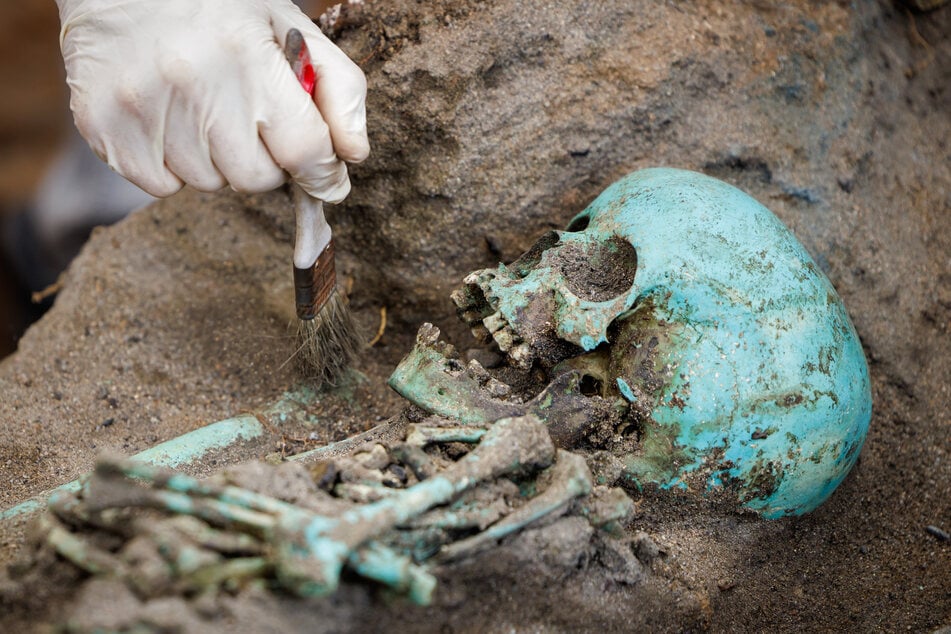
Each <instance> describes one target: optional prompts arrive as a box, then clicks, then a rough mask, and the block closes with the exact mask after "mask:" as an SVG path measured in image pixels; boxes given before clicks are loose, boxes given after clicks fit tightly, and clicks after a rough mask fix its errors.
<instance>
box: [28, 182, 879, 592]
mask: <svg viewBox="0 0 951 634" xmlns="http://www.w3.org/2000/svg"><path fill="white" fill-rule="evenodd" d="M452 299H453V301H454V302H455V303H456V305H457V307H458V309H459V314H460V316H461V317H462V318H463V319H464V320H465V321H466V323H467V324H468V325H469V326H470V327H471V328H472V330H473V333H474V334H475V335H476V336H477V337H479V338H480V339H481V340H483V341H485V342H489V341H492V342H494V344H495V345H497V346H498V347H499V348H500V349H501V350H502V351H503V352H505V353H506V354H507V360H508V364H507V366H505V367H503V368H501V369H499V370H498V371H496V372H494V373H493V372H489V371H488V370H486V369H485V368H484V367H482V366H481V365H480V364H479V363H478V362H477V361H474V360H473V361H470V362H469V363H468V364H466V363H463V362H462V361H461V360H460V358H459V355H458V354H456V352H455V349H454V348H453V347H452V346H451V345H449V344H447V343H444V342H441V341H440V339H439V336H440V333H439V331H438V330H437V329H436V328H434V327H433V326H431V325H429V324H425V325H424V326H423V327H422V328H421V329H420V331H419V334H418V335H417V341H416V346H415V347H414V349H413V350H412V351H411V352H410V354H409V355H407V357H406V358H405V359H404V360H403V361H402V362H401V363H400V365H399V366H398V367H397V368H396V370H395V371H394V372H393V374H392V376H391V377H390V385H391V386H392V387H393V388H394V389H396V390H397V391H398V392H399V393H400V394H402V395H403V396H405V397H406V398H407V399H409V400H410V401H412V402H413V403H414V404H415V405H417V406H418V407H420V408H422V409H423V410H426V411H428V412H429V413H430V414H432V416H431V418H430V419H427V421H424V422H423V423H421V424H416V425H411V426H410V428H409V429H408V430H407V433H406V435H405V436H404V438H403V442H400V443H392V444H385V443H384V444H376V445H375V446H371V447H366V446H365V444H363V445H361V444H360V442H359V441H357V440H351V441H349V442H348V441H344V443H345V444H346V449H345V450H340V451H337V452H336V453H337V454H339V455H337V461H336V462H335V463H332V464H331V463H327V461H326V460H323V461H322V462H321V464H323V468H322V470H319V469H318V471H320V475H319V476H318V477H317V480H319V481H321V482H325V481H326V482H329V483H332V492H333V494H334V496H335V497H334V496H332V495H330V494H329V493H326V492H321V495H318V496H316V497H314V496H311V497H309V498H306V500H309V501H308V502H307V504H303V503H302V502H299V501H298V502H296V503H294V504H291V503H289V502H288V501H282V500H278V499H275V498H274V497H272V496H269V495H266V494H264V493H261V492H255V491H252V490H250V489H249V488H248V487H239V486H234V485H233V484H231V485H227V484H225V485H223V484H209V483H203V482H199V481H196V480H193V479H190V478H187V477H185V476H182V475H180V474H174V473H171V472H167V471H163V470H157V469H154V468H150V467H146V466H143V465H137V464H133V463H126V462H121V461H120V462H105V463H103V464H101V465H100V467H99V468H98V469H97V470H96V472H95V474H94V475H93V476H92V478H90V479H89V481H88V482H87V483H86V484H85V486H84V487H83V490H82V491H81V492H80V494H79V496H78V497H77V496H72V495H64V496H60V497H59V498H58V499H54V500H53V501H52V503H51V509H52V512H51V513H50V514H48V515H47V516H45V518H44V520H43V521H44V524H43V527H42V528H43V531H44V535H45V539H46V541H47V543H49V544H50V545H52V546H53V548H54V549H55V550H56V552H58V553H59V554H60V555H62V556H63V557H65V558H67V559H69V560H70V561H73V562H74V563H76V564H77V565H78V566H80V567H81V568H83V569H85V570H87V571H89V572H92V573H94V574H111V575H114V576H126V577H130V578H131V583H132V585H134V586H135V587H136V588H138V589H139V591H140V592H141V593H144V594H149V593H150V592H156V591H161V590H162V589H163V588H165V589H167V588H168V587H169V586H176V587H185V588H190V589H192V590H195V591H197V590H200V589H202V588H207V587H217V586H220V585H222V584H229V583H230V584H234V583H237V582H239V581H240V580H242V579H247V578H252V577H262V576H263V577H267V578H269V579H272V580H274V581H276V582H277V583H279V584H280V585H281V586H282V587H283V588H285V589H286V590H289V591H291V592H293V593H295V594H298V595H302V596H323V595H326V594H328V593H330V592H333V591H334V590H335V589H336V588H337V586H338V584H339V579H340V574H341V571H342V569H343V568H344V567H347V568H349V569H350V570H352V571H353V572H356V573H357V574H359V575H362V576H363V577H365V578H368V579H373V580H376V581H378V582H381V583H383V584H385V585H387V586H389V587H391V588H393V589H395V590H397V591H399V592H403V593H405V594H407V595H408V596H409V597H410V598H411V599H413V600H414V601H416V602H418V603H427V602H428V601H429V600H430V597H431V593H432V589H433V586H434V578H433V576H432V575H431V573H430V572H429V571H428V570H427V569H426V568H425V567H424V566H423V565H421V564H423V563H424V562H427V561H429V562H430V563H431V564H432V563H435V564H436V565H438V564H441V563H446V562H450V561H454V560H457V559H459V558H461V557H466V556H470V555H472V554H474V553H477V552H480V551H482V550H484V549H486V548H489V547H491V546H492V545H494V544H496V543H498V541H499V540H500V539H503V538H504V537H506V536H507V535H510V534H511V533H513V532H515V531H517V530H519V529H521V528H523V527H525V526H528V525H530V524H532V523H534V522H537V521H539V520H541V519H543V518H551V517H554V516H557V515H558V514H559V513H563V512H565V510H566V509H568V508H569V507H570V508H572V509H574V510H575V511H576V512H578V513H580V514H581V515H583V516H585V517H586V518H588V520H589V521H590V522H591V523H592V524H593V525H595V526H597V527H599V528H605V529H607V530H609V531H610V530H616V529H617V527H618V525H619V522H621V521H623V520H624V519H625V518H626V517H628V516H629V515H630V513H631V511H632V502H631V500H630V499H629V498H628V497H627V496H626V495H625V494H624V493H623V492H622V491H621V490H619V489H612V488H609V486H594V484H593V482H594V481H597V482H599V483H604V484H605V485H611V484H614V483H615V482H616V481H618V480H625V481H633V483H634V484H636V485H638V486H643V485H645V484H652V485H656V486H658V487H660V488H668V487H672V486H680V487H684V488H687V489H689V490H691V491H695V492H703V493H706V492H710V491H720V492H725V493H726V494H727V497H732V499H734V501H735V502H738V503H740V504H742V505H743V506H745V507H746V508H748V509H751V510H754V511H756V512H758V513H760V514H761V515H763V516H764V517H768V518H770V517H778V516H782V515H790V514H793V515H797V514H801V513H805V512H808V511H810V510H812V509H814V508H815V507H816V506H818V505H819V504H821V503H822V501H823V500H825V499H826V498H827V497H828V496H829V495H830V494H831V492H832V490H833V489H835V487H836V486H837V485H838V484H839V482H841V480H842V479H843V478H844V476H845V474H846V473H847V472H848V470H849V469H850V468H851V466H852V465H853V464H854V462H855V460H856V458H857V455H858V451H859V449H860V448H861V445H862V442H863V440H864V437H865V434H866V430H867V426H868V422H869V417H870V411H871V401H870V391H869V381H868V369H867V367H866V364H865V359H864V356H863V354H862V350H861V346H860V345H859V343H858V338H857V336H856V334H855V331H854V329H853V327H852V325H851V323H850V321H849V318H848V315H847V314H846V312H845V309H844V307H843V306H842V303H841V301H840V300H839V298H838V296H837V295H836V294H835V290H834V289H833V288H832V285H831V284H830V283H829V281H828V280H827V279H826V278H825V277H824V276H823V275H822V273H821V272H819V270H818V269H817V268H816V266H815V264H814V263H813V262H812V260H811V259H810V258H809V256H808V254H807V253H806V252H805V250H804V249H803V247H802V246H801V245H800V244H799V243H798V242H797V241H796V240H795V238H793V236H792V235H791V234H790V233H789V232H788V230H786V228H785V227H783V225H782V224H781V223H780V222H779V221H778V220H777V219H776V218H775V216H773V215H772V214H771V213H770V212H769V211H768V210H767V209H766V208H765V207H762V206H761V205H759V204H758V203H756V202H755V201H754V200H752V199H751V198H749V197H748V196H746V195H745V194H743V193H742V192H739V191H738V190H736V189H734V188H732V187H730V186H728V185H726V184H725V183H721V182H719V181H716V180H714V179H711V178H707V177H704V176H701V175H699V174H694V173H690V172H684V171H679V170H669V169H655V170H644V171H642V172H637V173H635V174H632V175H631V176H629V177H627V178H625V179H622V180H621V181H619V182H617V183H615V184H614V185H613V186H611V187H610V188H609V189H608V190H606V191H605V192H604V193H603V194H602V195H601V196H600V197H599V198H598V199H597V200H595V201H594V203H592V204H591V205H590V206H589V207H588V208H587V209H586V210H585V211H583V212H582V213H581V214H579V215H578V216H577V217H576V218H575V219H574V220H573V221H572V222H571V223H570V224H569V226H568V228H567V230H566V231H563V232H550V233H548V234H546V235H545V236H543V237H542V239H541V240H539V242H538V243H536V244H535V245H534V246H533V247H532V248H531V249H529V251H528V252H526V253H525V254H524V255H523V256H521V257H520V258H519V259H518V260H516V261H515V262H513V263H512V264H510V265H507V266H506V265H500V266H499V267H498V268H497V269H486V270H482V271H476V272H474V273H472V274H471V275H469V276H468V277H467V278H466V279H465V283H464V286H463V287H462V288H461V289H459V290H458V291H456V292H455V293H454V294H453V297H452ZM513 373H514V374H513ZM538 373H541V374H542V375H543V376H544V377H546V379H547V380H546V383H547V384H545V385H544V386H543V387H542V388H541V389H534V390H533V389H531V387H529V388H525V386H526V385H529V386H532V385H534V384H537V383H538V381H527V380H512V381H508V380H505V379H506V378H512V377H515V378H517V377H518V375H519V374H521V376H522V377H523V378H524V376H526V375H529V374H530V375H532V376H537V375H538ZM516 385H521V386H522V387H521V388H518V389H516V387H515V386H516ZM460 442H461V443H479V444H478V446H477V447H476V448H475V449H473V450H472V451H471V452H469V453H468V454H467V455H466V456H465V457H463V458H461V459H460V460H459V461H458V462H447V461H446V460H445V457H440V456H439V455H438V454H435V455H434V454H433V453H432V451H431V449H430V451H429V452H427V450H426V449H425V448H426V447H427V446H430V447H432V446H438V445H440V444H447V443H453V444H454V443H460ZM556 446H558V447H561V449H556V448H555V447H556ZM338 449H340V448H339V447H338ZM332 453H334V452H333V451H330V450H328V449H326V448H324V449H318V450H315V451H313V452H308V454H306V455H303V456H301V457H299V458H300V460H301V462H303V461H305V460H311V461H313V460H317V461H318V462H320V461H321V456H325V457H326V456H327V455H330V454H332ZM582 454H584V455H585V456H586V457H587V464H586V463H585V460H584V459H583V458H582ZM328 464H329V466H328ZM392 465H397V466H398V469H396V470H393V469H391V468H390V467H391V466H392ZM589 466H590V469H591V470H589ZM592 470H593V471H594V479H593V478H592V474H591V471H592ZM513 478H514V479H518V478H523V479H524V478H530V479H534V482H535V483H536V484H537V483H544V484H545V486H542V488H541V491H540V492H539V493H538V494H537V495H535V496H534V497H532V498H531V499H529V500H524V499H520V498H521V496H520V495H519V494H518V492H517V487H516V486H515V485H514V484H513ZM311 486H313V483H311ZM579 500H580V501H579ZM513 506H514V508H512V507H513ZM142 508H150V509H156V510H160V511H163V512H165V513H172V514H173V515H177V517H174V518H172V519H171V520H167V521H165V522H162V523H160V524H158V525H154V524H151V523H149V522H148V521H147V520H143V519H141V518H138V517H133V518H132V521H131V523H130V522H129V521H127V520H129V517H128V514H129V512H130V509H142ZM183 516H184V517H183ZM89 525H92V526H97V527H100V528H102V529H104V530H106V531H112V532H114V533H118V534H125V535H126V536H129V535H130V534H136V531H137V534H138V535H139V536H141V535H145V536H147V537H148V543H147V544H143V543H142V542H141V541H140V542H138V543H136V541H135V539H133V540H132V541H130V542H129V543H128V544H126V545H125V547H124V548H125V550H123V551H122V553H123V554H121V555H116V554H115V553H114V552H110V551H108V550H104V549H102V548H96V547H94V546H93V545H91V544H89V543H87V542H84V541H83V540H82V539H81V538H80V537H79V536H78V535H77V534H76V533H74V532H73V531H71V530H70V528H69V527H71V526H76V527H81V526H89ZM130 526H131V527H132V529H133V530H132V531H131V532H130V530H129V527H130ZM472 530H475V531H477V532H476V534H475V535H471V536H468V537H465V538H464V539H457V536H458V535H459V534H460V531H472ZM148 544H151V546H149V545H148ZM622 550H623V549H622ZM626 550H627V555H628V556H629V555H630V548H627V549H626ZM618 552H620V551H618ZM142 560H146V561H153V564H154V565H152V566H151V567H146V568H145V569H146V570H148V571H151V572H147V573H142V572H141V570H142V566H141V565H140V566H139V572H138V573H136V574H132V573H131V572H130V565H131V564H130V562H132V561H139V562H141V561H142Z"/></svg>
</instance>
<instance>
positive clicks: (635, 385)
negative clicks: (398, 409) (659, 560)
mask: <svg viewBox="0 0 951 634" xmlns="http://www.w3.org/2000/svg"><path fill="white" fill-rule="evenodd" d="M453 299H454V301H455V302H456V304H457V306H458V307H459V311H460V315H461V316H462V317H463V319H465V320H466V321H467V322H468V324H469V325H470V327H471V328H472V329H473V332H474V333H475V334H476V335H477V336H481V337H483V338H488V337H489V336H491V337H492V338H493V339H494V340H495V342H497V343H498V345H499V347H500V348H501V349H502V351H504V352H506V353H507V355H508V357H509V359H510V361H511V363H512V365H514V366H517V367H519V368H522V369H527V368H530V367H537V368H541V369H543V370H545V371H546V372H547V373H548V375H549V376H550V377H551V379H552V380H553V382H555V381H557V380H558V377H564V374H565V373H566V372H575V373H577V374H578V376H579V377H582V380H581V381H580V384H581V385H583V386H585V385H586V386H587V390H586V391H585V393H586V394H593V396H594V397H596V398H598V399H599V400H600V402H602V403H603V402H604V401H608V402H614V401H617V402H623V403H624V404H625V405H626V412H625V413H624V414H623V415H622V416H621V420H622V424H621V425H619V426H617V427H616V428H615V429H614V430H612V433H613V434H614V435H615V436H616V435H618V434H621V435H625V434H626V435H629V436H630V435H634V436H635V440H636V442H635V443H634V444H633V446H634V449H633V450H632V449H631V447H632V444H630V443H628V444H624V443H616V442H615V443H614V444H613V445H611V444H610V443H608V444H607V445H606V446H607V447H608V448H611V449H613V450H615V452H616V453H619V454H620V455H619V457H620V458H621V460H622V461H623V463H624V465H625V468H626V471H627V474H628V475H629V476H630V477H632V478H634V479H635V480H636V481H637V482H638V483H640V484H647V483H653V484H656V485H658V486H660V487H662V488H669V487H674V486H679V487H684V488H687V489H690V490H703V491H708V490H720V491H726V492H732V493H735V495H736V496H737V499H738V500H739V501H740V502H741V503H742V504H744V505H745V506H746V507H748V508H750V509H753V510H755V511H757V512H759V513H760V514H762V515H763V516H765V517H779V516H783V515H798V514H801V513H805V512H808V511H811V510H813V509H814V508H816V507H817V506H818V505H819V504H821V503H822V502H823V501H824V500H825V499H826V498H827V497H828V496H829V495H830V494H831V493H832V491H833V490H834V489H835V488H836V487H837V486H838V484H839V483H840V482H841V481H842V479H843V478H844V477H845V475H846V473H848V471H849V469H851V467H852V465H853V464H854V463H855V461H856V459H857V457H858V454H859V450H860V449H861V446H862V443H863V441H864V439H865V435H866V432H867V428H868V423H869V419H870V417H871V394H870V386H869V378H868V368H867V365H866V362H865V357H864V355H863V352H862V348H861V345H860V344H859V341H858V337H857V335H856V333H855V330H854V328H853V326H852V324H851V322H850V320H849V317H848V315H847V313H846V311H845V308H844V306H843V304H842V302H841V300H840V299H839V297H838V295H837V294H836V292H835V290H834V288H833V287H832V285H831V283H830V282H829V280H828V279H827V278H826V277H825V275H824V274H823V273H822V272H821V271H820V270H819V269H818V268H817V266H816V265H815V263H814V262H813V261H812V259H811V258H810V257H809V255H808V253H807V252H806V251H805V249H804V248H803V247H802V245H801V244H799V242H798V241H797V240H796V239H795V238H794V237H793V236H792V234H791V233H790V232H789V231H788V229H786V227H785V226H784V225H783V224H782V223H781V222H780V221H779V220H778V219H777V218H776V217H775V216H774V215H773V214H772V213H771V212H770V211H769V210H768V209H766V208H765V207H763V206H762V205H760V204H759V203H757V202H756V201H755V200H753V199H752V198H751V197H749V196H747V195H746V194H744V193H743V192H741V191H739V190H738V189H736V188H734V187H732V186H730V185H728V184H726V183H723V182H721V181H718V180H716V179H713V178H710V177H707V176H703V175H701V174H697V173H693V172H688V171H683V170H674V169H648V170H643V171H640V172H636V173H634V174H631V175H629V176H627V177H626V178H624V179H622V180H620V181H618V182H616V183H614V184H613V185H611V186H610V187H609V188H608V189H607V190H606V191H604V192H603V193H602V194H601V195H600V196H599V197H598V198H597V199H596V200H595V201H594V202H593V203H592V204H591V205H590V206H589V207H588V208H587V209H585V210H584V211H583V212H581V213H580V214H578V216H576V217H575V218H574V219H573V220H572V221H571V223H570V224H569V225H568V227H567V229H566V230H565V231H561V232H550V233H549V234H546V235H545V236H544V237H542V238H541V240H539V241H538V243H536V244H535V245H534V246H533V247H532V248H531V249H529V251H528V252H526V253H525V254H524V255H522V256H521V257H520V258H519V259H518V260H516V261H515V262H513V263H512V264H510V265H507V266H506V265H500V266H499V267H498V268H497V269H486V270H482V271H476V272H474V273H472V274H470V275H469V276H468V277H467V278H466V280H465V285H464V287H463V288H462V289H460V290H459V291H457V292H456V293H454V295H453ZM410 382H411V381H408V380H407V379H406V375H405V372H404V374H403V375H402V378H400V371H399V370H398V372H397V373H394V378H393V379H391V384H393V385H394V387H396V388H397V389H398V390H399V391H401V393H403V394H404V395H406V396H408V397H409V398H411V400H414V401H416V402H417V404H420V405H422V406H423V407H427V405H429V406H430V409H433V399H431V398H429V397H428V396H427V395H426V394H425V390H420V389H406V386H407V385H408V383H410ZM578 383H579V382H578V381H576V382H575V385H577V384H578ZM401 385H402V386H403V388H404V389H400V386H401ZM560 385H561V386H562V387H563V386H564V385H566V383H565V381H564V380H562V381H561V383H560ZM418 386H419V383H418V381H417V387H418ZM445 391H446V390H445V388H440V395H441V398H442V399H443V401H444V400H445V398H446V397H445ZM560 391H561V392H563V391H564V390H563V389H561V390H560ZM549 392H550V393H549V394H548V396H547V397H546V398H549V400H550V398H551V397H552V393H553V392H555V390H549ZM572 407H573V410H574V409H577V407H576V406H575V405H573V406H572ZM436 409H438V407H436ZM556 409H557V408H556ZM535 410H536V411H537V410H538V407H537V406H536V407H535ZM601 410H602V411H603V410H604V408H603V407H602V408H601ZM486 411H487V410H486ZM552 415H553V416H556V415H557V411H554V410H553V412H552ZM575 418H577V417H575ZM557 422H558V421H552V420H549V423H550V424H552V423H557ZM616 422H617V421H616V420H613V422H612V424H616ZM602 431H603V430H602ZM601 436H602V437H603V436H604V434H603V433H602V434H601Z"/></svg>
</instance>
